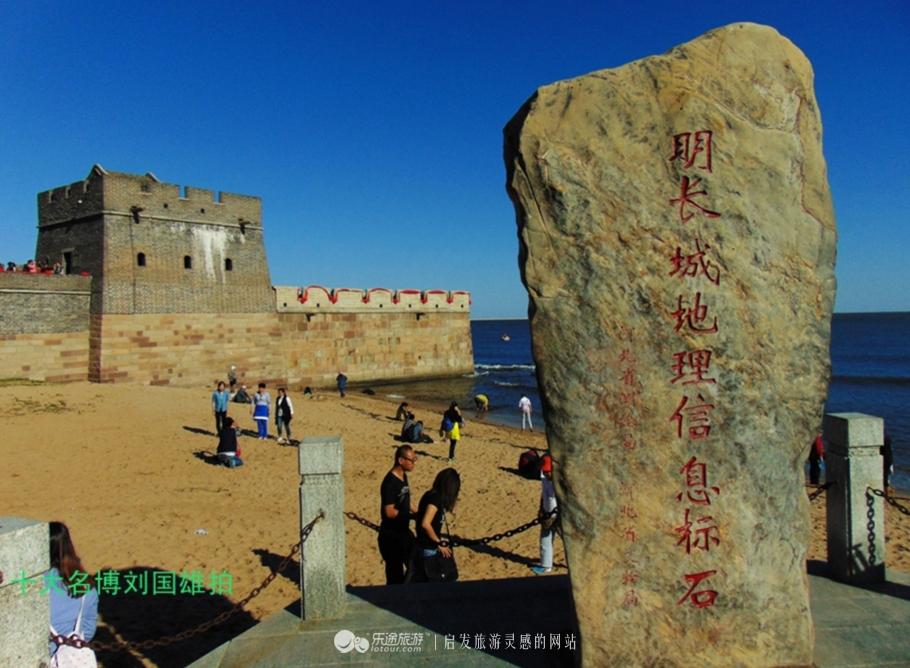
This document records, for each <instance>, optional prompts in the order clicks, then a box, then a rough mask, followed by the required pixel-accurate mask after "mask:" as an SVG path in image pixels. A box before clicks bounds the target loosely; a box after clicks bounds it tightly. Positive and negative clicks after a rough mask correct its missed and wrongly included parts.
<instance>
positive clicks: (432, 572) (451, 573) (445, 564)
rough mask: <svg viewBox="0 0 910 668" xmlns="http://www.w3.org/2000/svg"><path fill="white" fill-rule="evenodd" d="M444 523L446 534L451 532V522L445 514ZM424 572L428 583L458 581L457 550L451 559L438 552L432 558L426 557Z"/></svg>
mask: <svg viewBox="0 0 910 668" xmlns="http://www.w3.org/2000/svg"><path fill="white" fill-rule="evenodd" d="M442 521H443V522H445V525H446V534H448V535H451V533H450V532H449V522H448V520H447V519H446V516H445V513H443V515H442ZM423 571H424V574H425V575H426V576H427V581H428V582H455V580H457V579H458V564H456V563H455V550H454V549H453V550H452V556H451V557H448V558H446V557H444V556H442V554H441V553H440V552H439V551H437V552H436V554H434V555H433V556H432V557H424V559H423Z"/></svg>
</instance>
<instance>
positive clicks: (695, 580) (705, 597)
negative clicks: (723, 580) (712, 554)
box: [676, 570, 717, 608]
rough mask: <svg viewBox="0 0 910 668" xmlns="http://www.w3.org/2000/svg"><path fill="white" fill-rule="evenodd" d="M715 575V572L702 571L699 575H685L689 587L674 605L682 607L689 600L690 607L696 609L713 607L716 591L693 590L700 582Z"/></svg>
mask: <svg viewBox="0 0 910 668" xmlns="http://www.w3.org/2000/svg"><path fill="white" fill-rule="evenodd" d="M715 573H717V571H716V570H711V571H702V572H700V573H686V575H685V577H686V583H687V584H688V585H689V589H688V591H686V593H685V594H684V595H683V597H682V598H681V599H679V600H678V601H677V602H676V605H682V604H683V603H685V602H686V600H687V599H690V600H691V602H692V605H694V606H695V607H696V608H708V607H711V606H712V605H714V601H716V600H717V592H716V591H714V590H713V589H702V590H701V591H695V588H696V587H697V586H698V585H699V584H700V583H701V581H702V580H706V579H708V578H709V577H711V576H712V575H714V574H715Z"/></svg>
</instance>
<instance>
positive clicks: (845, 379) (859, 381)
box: [831, 375, 910, 386]
mask: <svg viewBox="0 0 910 668" xmlns="http://www.w3.org/2000/svg"><path fill="white" fill-rule="evenodd" d="M831 380H832V382H835V383H845V384H848V385H849V384H852V385H901V386H903V385H910V378H908V377H907V376H843V375H835V376H832V377H831Z"/></svg>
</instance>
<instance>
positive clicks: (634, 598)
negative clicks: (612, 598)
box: [622, 589, 641, 608]
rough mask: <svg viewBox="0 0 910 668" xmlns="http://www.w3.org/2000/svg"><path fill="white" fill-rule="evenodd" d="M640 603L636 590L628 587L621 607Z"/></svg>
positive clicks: (630, 606) (635, 605)
mask: <svg viewBox="0 0 910 668" xmlns="http://www.w3.org/2000/svg"><path fill="white" fill-rule="evenodd" d="M640 603H641V599H640V598H639V597H638V592H637V591H635V590H634V589H629V590H628V591H627V592H626V595H625V596H624V597H623V600H622V607H624V608H633V607H637V606H638V605H639V604H640Z"/></svg>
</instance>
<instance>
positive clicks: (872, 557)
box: [866, 487, 877, 566]
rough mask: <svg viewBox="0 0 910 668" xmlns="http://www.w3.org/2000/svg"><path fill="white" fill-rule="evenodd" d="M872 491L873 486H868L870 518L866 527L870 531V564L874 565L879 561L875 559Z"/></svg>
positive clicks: (868, 516) (867, 497) (867, 506)
mask: <svg viewBox="0 0 910 668" xmlns="http://www.w3.org/2000/svg"><path fill="white" fill-rule="evenodd" d="M871 491H872V488H871V487H867V488H866V509H867V510H866V518H867V519H868V520H869V521H868V522H867V523H866V529H868V531H869V536H868V538H869V565H870V566H874V565H876V563H877V561H876V559H875V556H876V555H875V499H873V498H872V495H871V494H870V493H869V492H871Z"/></svg>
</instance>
